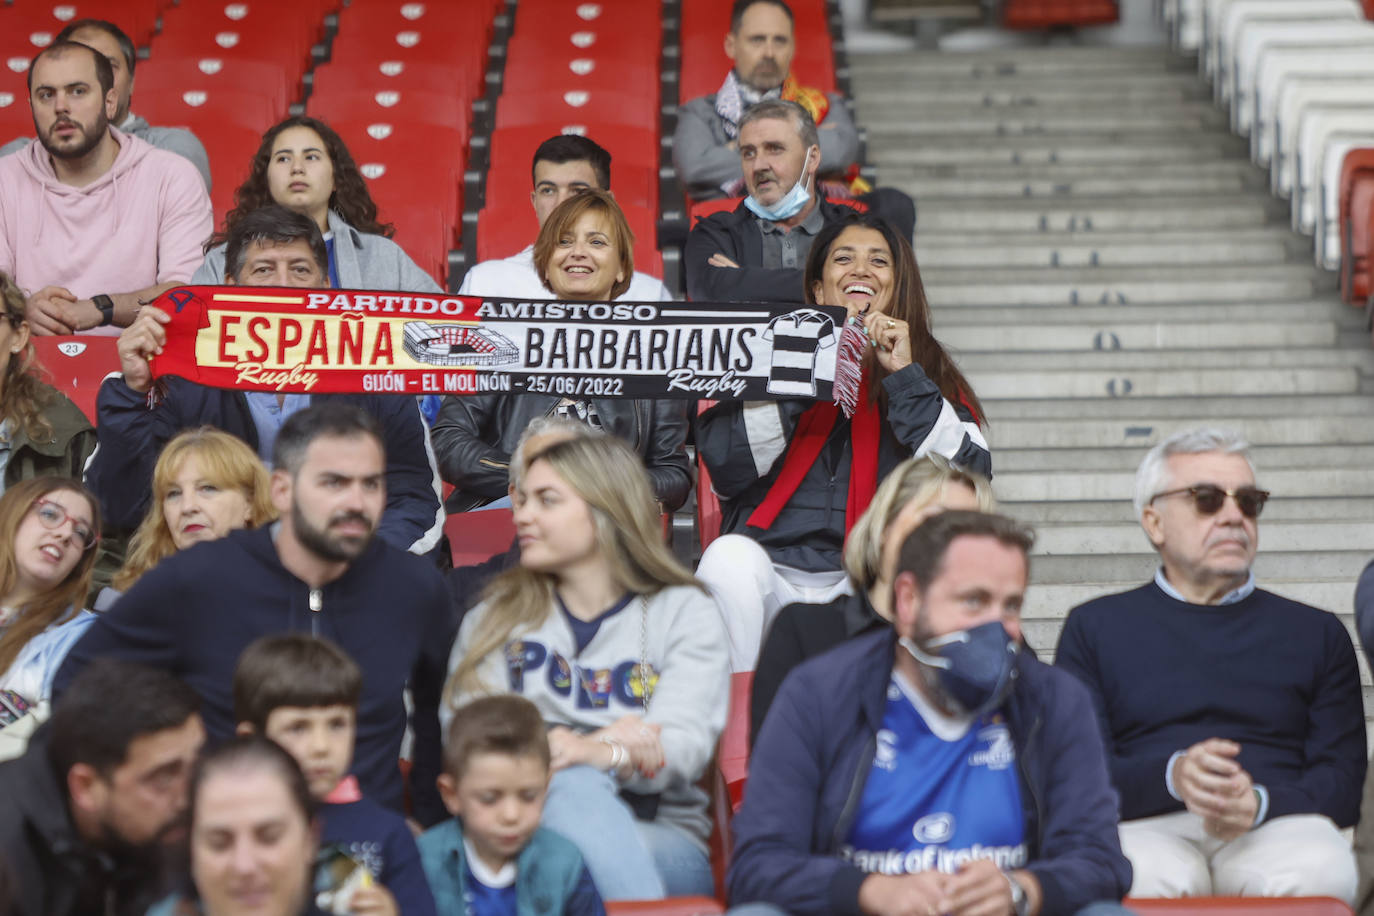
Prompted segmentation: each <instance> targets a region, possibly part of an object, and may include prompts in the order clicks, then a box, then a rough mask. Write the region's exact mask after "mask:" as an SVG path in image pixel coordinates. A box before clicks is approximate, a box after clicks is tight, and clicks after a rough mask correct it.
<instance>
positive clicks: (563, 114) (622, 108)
mask: <svg viewBox="0 0 1374 916" xmlns="http://www.w3.org/2000/svg"><path fill="white" fill-rule="evenodd" d="M657 122H658V102H657V96H656V95H653V94H648V93H636V92H627V91H613V90H606V91H602V90H591V91H588V90H582V89H567V90H564V91H562V92H547V91H544V92H533V93H514V92H505V93H502V94H501V98H500V100H499V101H498V102H497V105H496V127H497V128H498V129H499V128H502V127H524V126H527V125H532V124H545V125H548V128H549V133H550V134H551V135H552V134H556V133H560V132H564V133H567V132H569V131H567V130H566V128H567V127H570V126H582V127H584V128H585V132H587V133H591V125H593V124H655V123H657ZM573 132H576V133H582V132H583V131H573Z"/></svg>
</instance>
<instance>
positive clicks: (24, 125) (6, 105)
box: [0, 82, 33, 143]
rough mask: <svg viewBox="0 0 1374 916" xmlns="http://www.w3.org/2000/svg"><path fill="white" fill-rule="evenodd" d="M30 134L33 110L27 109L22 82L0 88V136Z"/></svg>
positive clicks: (31, 133)
mask: <svg viewBox="0 0 1374 916" xmlns="http://www.w3.org/2000/svg"><path fill="white" fill-rule="evenodd" d="M32 136H33V112H32V111H31V110H30V109H29V97H28V96H27V95H26V94H24V84H23V83H22V82H20V83H19V85H17V86H15V85H13V84H11V85H10V86H9V87H7V88H5V89H0V137H32ZM5 142H7V143H8V142H9V141H8V140H6V141H5Z"/></svg>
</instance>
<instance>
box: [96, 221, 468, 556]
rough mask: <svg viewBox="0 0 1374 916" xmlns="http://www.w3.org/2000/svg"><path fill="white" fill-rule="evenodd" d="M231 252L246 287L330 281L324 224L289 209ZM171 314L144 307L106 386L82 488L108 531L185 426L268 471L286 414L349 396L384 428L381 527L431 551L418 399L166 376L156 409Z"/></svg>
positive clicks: (133, 513) (430, 502) (399, 542)
mask: <svg viewBox="0 0 1374 916" xmlns="http://www.w3.org/2000/svg"><path fill="white" fill-rule="evenodd" d="M225 254H226V258H227V259H226V264H225V266H226V275H227V277H228V278H229V279H230V280H231V282H232V283H235V284H238V285H241V286H296V287H306V288H315V289H318V288H321V287H324V286H327V285H328V282H327V279H326V278H327V277H328V272H327V268H326V267H325V265H326V264H327V263H328V261H327V256H326V254H325V247H324V239H323V238H322V237H321V236H320V230H319V227H317V226H316V225H315V222H314V221H313V220H311V219H310V218H309V217H307V216H303V215H301V214H299V213H295V212H293V211H291V210H287V209H286V208H284V207H280V206H277V205H273V206H270V207H263V208H261V209H259V210H256V211H254V212H252V213H250V214H248V215H247V216H246V217H244V218H243V219H241V220H239V222H238V223H237V224H235V226H234V228H233V229H232V230H231V231H230V234H229V239H228V242H227V244H226V246H225ZM169 320H170V318H169V317H168V315H167V313H166V312H164V311H162V310H161V309H156V308H149V309H144V310H143V311H142V312H141V313H140V315H139V317H138V319H137V320H135V321H134V323H133V324H132V325H130V326H129V327H128V328H127V329H126V330H125V331H124V333H123V334H121V335H120V337H119V356H120V364H121V369H122V370H123V374H122V377H120V376H112V377H110V378H108V379H106V380H105V382H104V383H103V384H102V385H101V388H100V395H99V398H98V401H97V418H96V429H97V432H98V434H99V438H100V448H99V449H98V450H97V452H96V454H95V455H93V456H92V458H91V462H90V464H89V466H88V467H87V468H86V484H87V485H88V486H89V487H90V488H91V490H92V491H93V492H94V493H95V494H96V496H97V497H99V499H100V509H101V512H102V514H103V516H104V518H105V524H106V527H107V528H108V529H111V530H112V531H114V532H118V533H123V532H127V531H132V530H133V529H134V528H136V527H137V526H138V524H139V522H140V521H142V519H143V516H144V513H145V512H146V511H147V507H148V493H149V489H150V483H151V481H152V479H153V466H154V465H155V464H156V463H157V456H158V453H159V452H161V451H162V447H163V446H164V445H166V444H167V441H168V440H169V439H171V438H172V437H173V436H175V435H176V434H177V433H179V432H181V431H182V430H183V429H191V428H195V427H197V426H205V425H209V426H214V427H217V428H219V429H222V430H224V431H225V432H229V433H233V434H234V435H235V436H238V437H239V438H240V439H242V440H243V441H244V442H247V443H248V444H249V445H250V446H251V447H252V448H253V449H254V451H256V452H257V453H258V457H260V458H262V460H263V462H264V463H266V464H267V465H268V467H271V466H272V461H273V457H272V455H273V442H274V440H275V439H276V437H277V431H278V429H280V428H281V425H282V423H284V422H285V421H286V419H287V418H288V417H290V416H291V415H292V414H293V413H295V412H296V411H298V410H302V409H304V408H306V407H308V406H310V405H311V404H316V403H324V402H326V401H345V402H348V403H351V404H356V405H358V406H360V407H362V408H364V409H366V410H367V411H368V412H369V413H371V414H372V415H373V416H375V417H376V418H377V420H378V422H379V423H380V424H381V426H382V429H383V430H384V438H385V440H386V452H387V456H388V460H387V465H386V484H387V485H386V512H384V513H383V514H382V517H381V523H380V526H379V528H378V531H377V533H378V534H379V535H380V536H381V537H382V538H383V539H384V540H386V541H389V542H390V543H391V544H393V545H395V546H396V547H399V548H401V549H402V550H409V551H411V552H412V553H419V554H424V553H428V552H430V551H431V550H433V549H434V547H435V546H436V545H437V544H438V543H439V537H440V535H441V534H442V532H443V524H444V516H443V510H442V508H441V507H440V505H439V470H438V466H437V464H436V463H435V459H434V450H433V448H432V446H431V445H430V441H429V428H428V427H427V426H426V425H425V423H424V421H423V420H422V419H421V417H420V411H419V408H418V407H417V406H416V404H415V398H414V397H411V396H409V395H381V394H333V395H318V396H312V395H308V394H277V393H276V392H267V391H248V392H244V391H230V390H222V389H218V388H207V387H205V386H204V385H197V384H195V383H194V382H188V381H186V380H185V379H182V378H166V379H162V380H160V381H159V382H158V383H157V392H156V394H157V397H155V398H154V401H155V402H156V403H155V405H154V406H152V407H150V406H149V403H148V402H149V397H148V393H149V391H150V390H152V388H153V380H152V375H151V373H150V372H149V369H148V358H149V357H150V356H153V355H154V354H156V353H157V352H158V351H159V350H160V349H161V348H162V345H163V343H164V342H165V341H166V335H165V333H164V332H163V325H164V324H165V323H166V322H167V321H169Z"/></svg>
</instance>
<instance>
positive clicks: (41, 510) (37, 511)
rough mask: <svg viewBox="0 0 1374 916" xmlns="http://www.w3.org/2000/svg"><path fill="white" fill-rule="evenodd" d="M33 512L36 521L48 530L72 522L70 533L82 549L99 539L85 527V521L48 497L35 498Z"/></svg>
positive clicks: (92, 544) (87, 547) (86, 548)
mask: <svg viewBox="0 0 1374 916" xmlns="http://www.w3.org/2000/svg"><path fill="white" fill-rule="evenodd" d="M33 514H34V515H36V516H38V521H39V523H40V524H42V526H43V527H44V528H47V529H48V530H49V531H55V530H56V529H58V528H61V527H62V525H63V524H64V523H65V522H69V521H70V522H71V523H72V534H74V535H76V539H77V540H78V541H80V542H81V549H82V550H83V551H86V550H90V549H91V548H92V547H94V546H95V545H96V542H97V541H99V540H100V535H98V534H96V533H95V532H94V531H92V530H91V529H90V528H88V527H86V524H85V522H83V521H81V520H80V519H78V518H76V517H75V516H73V515H71V514H69V513H68V512H67V510H66V509H63V508H62V507H61V506H60V505H58V504H57V503H55V502H53V501H51V500H48V499H36V500H34V502H33Z"/></svg>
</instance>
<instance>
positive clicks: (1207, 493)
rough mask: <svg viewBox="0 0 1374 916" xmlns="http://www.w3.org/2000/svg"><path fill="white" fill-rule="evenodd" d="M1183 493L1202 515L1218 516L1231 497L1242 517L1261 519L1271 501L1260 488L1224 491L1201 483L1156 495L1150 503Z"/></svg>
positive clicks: (1209, 484) (1211, 484)
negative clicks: (1260, 515)
mask: <svg viewBox="0 0 1374 916" xmlns="http://www.w3.org/2000/svg"><path fill="white" fill-rule="evenodd" d="M1183 493H1186V494H1188V495H1189V496H1191V497H1192V499H1193V506H1194V508H1196V509H1197V511H1198V513H1199V514H1201V515H1216V514H1217V513H1218V512H1220V511H1221V507H1222V506H1223V505H1225V503H1226V497H1228V496H1229V497H1231V498H1232V499H1234V500H1235V501H1236V506H1237V507H1238V508H1239V509H1240V514H1241V515H1243V516H1245V517H1246V518H1259V514H1260V512H1262V511H1263V510H1264V504H1265V502H1266V501H1268V499H1269V491H1268V490H1261V489H1259V488H1258V487H1237V488H1236V489H1234V490H1223V489H1222V488H1221V487H1219V486H1217V485H1216V484H1214V483H1200V484H1196V485H1194V486H1191V487H1180V488H1179V489H1177V490H1165V491H1164V492H1163V493H1156V494H1155V495H1154V496H1151V497H1150V502H1154V501H1155V500H1157V499H1163V498H1164V497H1166V496H1178V495H1180V494H1183Z"/></svg>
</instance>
